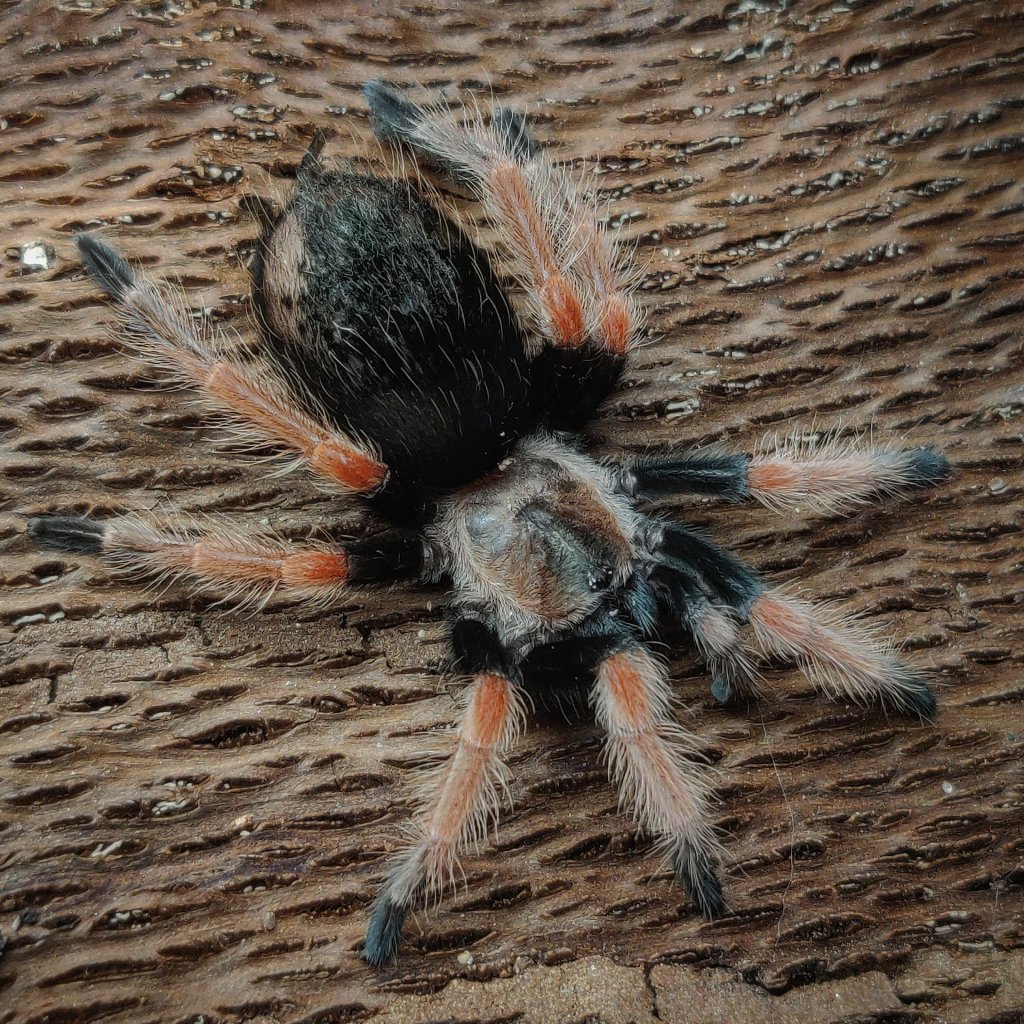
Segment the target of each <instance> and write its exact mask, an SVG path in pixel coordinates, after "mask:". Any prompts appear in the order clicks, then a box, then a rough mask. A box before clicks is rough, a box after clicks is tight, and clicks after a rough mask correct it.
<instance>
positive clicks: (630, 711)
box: [592, 643, 726, 918]
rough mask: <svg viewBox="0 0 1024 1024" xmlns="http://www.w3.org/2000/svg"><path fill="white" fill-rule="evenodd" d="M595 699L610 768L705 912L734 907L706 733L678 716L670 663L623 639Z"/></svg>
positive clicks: (600, 671) (604, 667)
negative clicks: (724, 876) (714, 807)
mask: <svg viewBox="0 0 1024 1024" xmlns="http://www.w3.org/2000/svg"><path fill="white" fill-rule="evenodd" d="M592 702H593V705H594V710H595V714H596V716H597V720H598V723H599V724H600V725H601V726H602V727H603V728H604V729H605V731H606V733H607V740H606V746H605V751H606V756H607V759H608V767H609V771H610V773H611V775H612V777H613V779H614V780H615V781H616V783H617V784H618V786H619V791H620V793H621V794H622V798H623V801H624V802H625V803H627V804H628V805H629V806H630V807H631V808H632V809H633V811H634V813H635V814H636V817H637V820H638V821H639V822H640V824H641V825H642V826H643V827H644V829H645V830H647V831H648V832H650V833H652V834H653V835H655V836H657V837H658V839H659V842H660V844H661V845H662V846H663V847H664V848H665V850H666V851H667V853H668V855H669V860H670V862H671V864H672V870H673V871H674V872H675V876H676V878H677V880H678V881H679V882H680V884H681V885H682V886H683V888H684V889H685V890H686V892H687V893H688V894H689V896H690V897H691V898H692V899H693V901H694V902H695V903H696V904H697V907H698V908H699V909H700V911H701V913H702V914H703V915H704V916H705V917H711V918H714V917H719V916H720V915H721V914H723V913H724V912H725V909H726V906H725V900H724V899H723V897H722V885H721V882H720V881H719V879H718V873H717V866H718V864H719V862H720V859H721V857H720V848H719V843H718V840H717V838H716V836H715V832H714V829H713V827H712V824H711V817H710V805H711V785H710V782H709V778H708V771H707V767H706V765H702V764H701V763H700V761H699V759H696V755H698V754H699V752H700V742H699V740H698V739H697V737H696V736H694V735H693V734H692V733H689V732H687V731H686V730H685V729H684V728H683V727H682V726H681V725H680V724H679V723H678V722H677V721H675V719H674V718H673V717H672V715H671V706H672V694H671V691H670V689H669V685H668V680H667V679H666V677H665V670H664V669H663V668H662V666H661V665H659V664H658V663H657V662H656V661H655V660H654V658H653V657H652V656H651V655H650V654H649V653H648V652H647V650H646V649H645V648H643V647H641V646H640V645H638V644H636V643H633V644H630V645H628V646H621V645H618V646H616V648H614V649H613V650H611V651H610V652H609V653H608V654H607V655H606V656H605V657H604V658H603V659H602V660H601V662H600V663H599V665H598V667H597V681H596V683H595V686H594V690H593V696H592Z"/></svg>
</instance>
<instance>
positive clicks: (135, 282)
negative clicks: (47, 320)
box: [79, 235, 388, 493]
mask: <svg viewBox="0 0 1024 1024" xmlns="http://www.w3.org/2000/svg"><path fill="white" fill-rule="evenodd" d="M79 248H80V250H81V252H82V259H83V263H84V264H85V265H86V267H87V269H88V270H89V272H90V274H91V275H92V276H93V277H94V278H96V279H97V280H99V281H100V282H101V283H103V284H104V286H105V287H106V288H107V290H108V291H110V292H111V294H112V295H113V296H114V297H115V298H116V306H115V309H116V310H117V312H118V315H119V318H120V320H121V324H122V327H123V329H124V332H125V335H126V336H127V339H128V341H129V344H130V346H131V349H132V351H133V353H134V354H135V355H138V356H139V357H140V358H142V359H144V360H146V361H147V362H149V363H151V364H152V365H154V366H156V367H157V368H159V369H161V370H163V371H164V372H165V373H167V374H168V375H169V376H170V377H171V378H172V379H174V380H177V381H179V382H180V383H182V384H185V385H187V386H189V387H193V388H196V389H197V391H198V393H199V394H200V395H201V396H202V397H203V398H204V399H205V400H206V402H207V403H208V404H209V405H211V406H212V407H213V408H214V409H215V410H216V411H218V412H221V413H227V414H228V416H229V418H230V420H231V421H232V424H233V426H234V427H235V430H236V433H237V434H238V435H239V438H240V440H241V441H242V442H243V443H246V444H253V443H256V444H261V443H270V444H274V445H279V446H280V447H282V448H284V449H287V450H288V451H290V452H293V453H294V454H295V455H296V457H297V462H298V463H299V464H302V465H305V466H306V467H307V468H308V469H310V470H311V471H312V472H313V473H315V474H316V475H318V476H320V477H322V478H323V479H325V480H328V481H330V482H331V483H333V484H334V485H336V486H338V487H340V488H342V489H343V490H346V491H355V492H358V493H372V492H374V491H376V490H378V489H379V488H381V487H382V486H384V484H385V483H386V482H387V475H388V471H387V467H386V466H384V465H383V464H382V463H381V462H380V460H379V459H378V458H377V457H376V456H375V455H374V453H373V452H372V450H371V449H370V448H369V447H368V446H367V445H365V444H361V443H357V442H356V441H354V440H352V439H351V438H348V437H346V436H345V435H344V434H342V433H340V432H339V431H338V430H336V429H335V428H333V427H331V426H329V425H327V424H326V423H325V422H322V421H321V420H318V419H317V418H315V417H313V416H310V415H309V414H307V413H305V412H304V411H302V410H300V409H298V408H297V407H296V404H295V402H294V400H293V399H292V398H291V396H290V394H289V390H288V388H287V386H286V385H285V384H284V383H283V382H282V381H280V380H278V379H277V378H276V377H275V375H274V374H272V373H271V372H270V371H269V370H268V369H267V368H266V367H259V368H257V367H254V366H248V365H243V364H241V363H239V362H237V361H235V360H233V359H230V358H228V357H226V356H224V355H223V354H221V353H219V352H218V351H217V349H216V348H215V347H214V346H213V345H212V344H211V343H210V342H209V341H208V340H207V339H205V338H204V337H203V336H202V335H201V334H200V333H199V332H198V331H197V330H196V328H195V326H194V325H193V323H192V322H191V320H190V318H189V316H188V314H187V313H186V312H185V311H184V310H183V309H178V308H177V307H176V306H175V305H174V303H173V302H172V300H171V298H170V297H169V296H168V295H167V294H166V293H164V292H161V290H160V289H158V288H157V287H156V285H154V284H153V283H152V282H151V281H149V280H147V279H146V278H145V277H142V276H141V275H138V274H136V273H135V272H134V271H133V270H132V269H131V268H130V267H129V266H128V264H127V263H126V262H125V261H124V260H123V259H122V258H121V257H120V256H119V255H118V254H117V253H115V252H114V251H113V250H112V249H109V248H108V247H107V246H106V245H104V244H103V243H102V242H99V241H97V240H96V239H94V238H91V237H90V236H88V235H84V236H79Z"/></svg>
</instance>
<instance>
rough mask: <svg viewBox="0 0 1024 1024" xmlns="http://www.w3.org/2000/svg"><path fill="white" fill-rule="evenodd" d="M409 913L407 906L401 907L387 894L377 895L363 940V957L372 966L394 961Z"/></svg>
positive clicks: (384, 965)
mask: <svg viewBox="0 0 1024 1024" xmlns="http://www.w3.org/2000/svg"><path fill="white" fill-rule="evenodd" d="M407 913H408V910H407V908H406V907H400V906H399V905H398V904H397V903H395V902H393V901H392V900H391V899H389V898H388V897H387V896H383V895H382V896H378V897H377V901H376V902H375V903H374V905H373V910H372V911H371V913H370V924H369V926H368V927H367V929H366V939H365V940H364V942H363V959H364V960H365V961H366V962H367V963H368V964H369V965H370V966H371V967H387V965H388V964H391V963H394V961H395V958H396V956H397V954H398V944H399V943H400V942H401V941H402V925H403V924H405V918H406V914H407Z"/></svg>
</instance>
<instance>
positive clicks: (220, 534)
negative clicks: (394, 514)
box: [29, 516, 429, 605]
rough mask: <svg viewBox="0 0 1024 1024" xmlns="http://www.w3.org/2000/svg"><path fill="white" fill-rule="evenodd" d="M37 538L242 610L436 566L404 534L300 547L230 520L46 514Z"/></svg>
mask: <svg viewBox="0 0 1024 1024" xmlns="http://www.w3.org/2000/svg"><path fill="white" fill-rule="evenodd" d="M29 535H30V536H31V537H32V539H33V540H34V541H35V542H36V543H37V544H39V545H40V547H44V548H50V549H51V550H58V551H70V552H80V553H83V554H95V555H102V556H103V558H104V561H105V562H106V564H107V565H109V566H110V567H111V569H112V570H113V571H114V572H117V573H120V574H124V575H128V576H132V577H141V578H144V579H149V580H152V581H154V582H156V583H158V584H161V583H163V582H166V581H177V580H181V581H184V582H187V583H189V584H191V585H192V586H193V587H194V588H196V589H203V590H205V589H210V588H214V589H217V590H221V591H224V592H225V594H226V596H225V600H226V601H228V602H232V603H237V604H240V605H252V604H257V605H258V604H262V603H263V602H264V601H266V600H268V599H269V598H270V597H271V596H272V595H273V594H275V593H287V594H294V595H296V596H298V597H301V598H303V599H306V600H309V601H313V602H317V603H324V604H329V603H331V602H332V601H334V600H337V599H338V598H340V597H341V596H343V595H344V594H345V592H346V590H347V588H348V587H349V586H351V585H352V584H358V583H382V582H387V581H390V580H394V579H398V578H402V577H410V576H416V575H418V574H420V573H422V572H424V571H425V569H428V568H429V566H427V565H426V564H425V561H426V559H427V558H428V549H427V547H426V546H425V542H424V541H423V540H422V539H421V538H419V537H416V536H412V535H407V534H402V533H398V532H392V533H386V534H382V535H381V536H379V537H375V538H372V539H370V540H363V541H353V542H351V543H349V544H347V545H344V546H337V545H335V546H331V547H327V546H305V547H300V546H298V545H294V544H290V543H288V542H286V541H283V540H280V539H279V538H276V537H273V536H267V535H262V534H254V533H247V532H245V531H243V530H240V529H238V528H237V527H235V526H232V525H230V524H228V523H217V524H215V525H209V526H207V528H206V529H205V530H204V531H202V532H199V531H195V530H186V529H182V528H180V527H173V526H167V525H161V524H158V523H154V522H147V521H146V520H143V519H142V518H140V517H135V516H132V517H125V518H122V519H114V520H110V521H107V522H99V521H97V520H93V519H88V518H85V517H81V516H41V517H39V518H36V519H32V520H30V521H29Z"/></svg>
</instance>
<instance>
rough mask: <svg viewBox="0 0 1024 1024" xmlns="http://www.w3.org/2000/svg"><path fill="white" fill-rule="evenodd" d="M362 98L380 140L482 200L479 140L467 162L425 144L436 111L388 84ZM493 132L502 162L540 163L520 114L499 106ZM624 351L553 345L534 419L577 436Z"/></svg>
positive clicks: (542, 357) (585, 341) (536, 383)
mask: <svg viewBox="0 0 1024 1024" xmlns="http://www.w3.org/2000/svg"><path fill="white" fill-rule="evenodd" d="M363 93H364V95H365V96H366V99H367V102H368V103H369V106H370V123H371V125H372V127H373V130H374V132H375V133H376V135H377V136H378V138H380V139H382V140H385V141H390V142H394V143H401V144H404V145H406V146H409V147H410V148H411V149H412V150H413V151H414V152H415V153H416V154H417V155H418V156H420V157H426V158H427V159H428V160H430V161H431V162H432V163H433V164H434V165H435V166H437V167H438V168H439V169H440V170H441V171H442V172H443V173H444V174H446V175H447V177H448V178H449V179H450V180H451V181H453V182H454V183H455V184H457V185H461V186H466V187H468V188H469V189H470V190H472V191H473V192H475V193H477V194H478V195H479V194H481V193H482V192H484V191H485V190H486V187H487V186H486V183H485V182H484V181H483V180H482V179H481V176H480V170H479V165H483V166H486V161H481V162H478V166H474V165H473V164H472V163H471V162H470V161H471V160H472V159H473V158H475V157H477V156H479V154H480V152H481V144H480V142H479V140H477V139H471V140H470V141H469V144H468V145H467V146H466V147H464V152H465V154H466V159H465V160H459V159H458V154H459V152H460V147H459V146H453V147H447V146H445V145H444V141H443V140H442V139H439V140H438V144H437V145H436V146H431V145H430V144H429V143H428V142H427V141H426V140H427V139H429V138H430V137H431V136H430V133H429V132H428V133H423V132H419V131H418V129H419V128H420V127H421V126H422V125H424V124H427V123H429V122H430V121H431V119H432V118H433V117H434V116H435V115H434V112H433V111H431V110H429V109H427V108H424V107H420V106H417V105H416V104H414V103H411V102H410V101H409V100H407V99H406V98H405V96H404V95H403V94H402V93H401V91H400V90H399V89H397V88H396V87H395V86H394V85H391V84H390V83H388V82H383V81H372V82H368V83H367V84H366V85H365V86H364V87H363ZM453 130H455V131H457V130H458V129H457V128H454V127H453ZM490 131H491V133H492V134H493V139H492V141H491V142H490V143H488V144H487V146H494V147H495V149H496V151H497V152H498V154H499V159H505V160H509V161H515V162H517V163H518V164H519V165H520V166H521V167H523V168H528V167H529V166H530V165H531V163H532V162H533V161H535V160H536V158H537V155H538V153H539V148H538V146H537V143H536V141H535V140H534V138H533V136H532V135H531V134H530V131H529V129H528V127H527V125H526V121H525V119H524V118H523V117H522V115H521V114H518V113H516V112H514V111H511V110H508V109H507V108H504V107H498V108H497V109H496V110H495V111H494V112H493V114H492V116H491V120H490ZM485 148H486V147H485ZM493 155H494V154H490V156H491V157H492V158H493ZM565 184H566V185H567V186H569V183H568V182H566V183H565ZM569 187H571V186H569ZM555 205H557V204H555ZM543 210H544V208H543V206H542V207H541V212H543ZM577 299H578V296H577ZM574 301H575V300H574ZM623 315H625V314H623ZM570 319H571V317H570ZM621 347H622V349H623V351H613V350H612V349H611V348H609V347H608V345H606V344H602V343H601V342H600V341H599V340H598V339H597V338H596V337H594V336H593V334H592V333H590V332H589V331H588V333H587V334H586V336H585V337H584V338H580V339H576V340H575V341H574V342H573V343H572V344H567V345H559V344H549V345H547V346H545V347H544V348H543V349H541V351H540V352H539V353H538V354H537V355H536V356H535V358H534V359H533V360H532V362H531V376H532V387H531V399H532V404H533V409H534V412H535V414H536V416H537V417H538V418H539V419H541V420H543V421H544V422H545V423H546V425H547V426H549V427H550V428H551V429H554V430H567V431H578V430H580V429H581V428H582V427H583V426H585V425H586V423H587V422H588V421H589V420H590V419H591V418H592V416H593V414H594V411H595V409H596V408H597V407H598V405H600V403H601V402H602V401H603V400H604V399H605V398H606V397H607V396H608V395H609V394H610V393H611V391H612V390H613V389H614V388H615V387H616V385H617V384H618V382H619V379H620V377H621V375H622V370H623V367H624V365H625V354H624V349H625V342H623V344H622V346H621Z"/></svg>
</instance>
